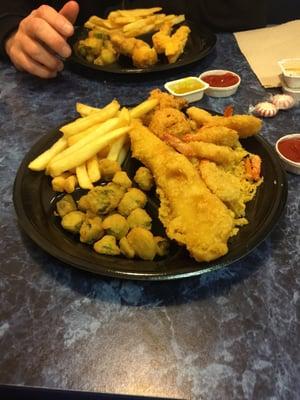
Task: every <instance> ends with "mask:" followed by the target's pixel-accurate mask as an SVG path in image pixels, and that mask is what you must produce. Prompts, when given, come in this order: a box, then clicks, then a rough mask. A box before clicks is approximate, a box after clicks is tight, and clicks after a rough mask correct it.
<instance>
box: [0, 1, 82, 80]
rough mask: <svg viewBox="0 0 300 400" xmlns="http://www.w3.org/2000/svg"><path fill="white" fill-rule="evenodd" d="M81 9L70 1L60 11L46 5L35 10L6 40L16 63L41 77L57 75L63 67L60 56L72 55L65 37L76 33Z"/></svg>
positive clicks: (24, 69)
mask: <svg viewBox="0 0 300 400" xmlns="http://www.w3.org/2000/svg"><path fill="white" fill-rule="evenodd" d="M78 12H79V6H78V4H77V3H76V2H75V1H69V2H67V3H66V4H65V5H64V6H63V8H62V9H61V10H60V11H59V12H57V11H56V10H54V9H53V8H52V7H50V6H47V5H42V6H40V7H39V8H37V9H36V10H33V11H32V12H31V14H29V15H28V16H27V17H26V18H24V19H23V20H22V21H21V22H20V24H19V27H18V29H17V31H15V32H14V33H13V34H12V35H11V36H10V37H9V38H8V39H7V41H6V43H5V50H6V53H7V55H8V56H9V58H10V60H11V62H12V63H13V64H14V66H15V67H16V68H17V69H18V70H20V71H27V72H29V73H30V74H33V75H36V76H39V77H40V78H54V77H55V76H56V75H57V73H58V72H59V71H61V70H62V69H63V62H62V61H61V60H60V59H59V57H61V58H66V57H69V56H70V55H71V52H72V50H71V48H70V46H69V45H68V44H67V41H66V39H67V38H68V37H70V36H72V34H73V33H74V28H73V24H74V23H75V21H76V18H77V15H78Z"/></svg>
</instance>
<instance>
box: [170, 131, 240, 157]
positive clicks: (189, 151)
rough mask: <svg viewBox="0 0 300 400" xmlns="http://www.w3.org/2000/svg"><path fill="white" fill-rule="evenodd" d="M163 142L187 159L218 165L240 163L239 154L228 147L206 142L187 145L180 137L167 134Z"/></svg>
mask: <svg viewBox="0 0 300 400" xmlns="http://www.w3.org/2000/svg"><path fill="white" fill-rule="evenodd" d="M163 140H164V141H165V142H167V143H168V144H169V145H171V146H172V147H174V148H175V149H176V150H177V151H179V153H182V154H184V155H185V156H186V157H196V158H201V159H207V160H211V161H214V162H216V163H217V164H228V163H231V162H236V161H239V157H238V154H236V153H235V152H234V150H232V149H231V148H230V147H228V146H218V145H216V144H213V143H205V142H190V143H185V142H183V141H182V140H180V139H179V138H178V137H176V136H173V135H170V134H165V135H164V137H163Z"/></svg>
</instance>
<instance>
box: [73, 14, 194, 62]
mask: <svg viewBox="0 0 300 400" xmlns="http://www.w3.org/2000/svg"><path fill="white" fill-rule="evenodd" d="M160 11H161V8H160V7H153V8H149V9H133V10H116V11H111V12H110V13H109V14H108V17H107V19H103V18H100V17H97V16H91V17H90V18H89V19H88V21H86V22H85V24H84V26H85V28H87V29H88V30H89V31H88V36H87V38H85V39H81V40H79V41H78V42H77V44H76V46H75V47H76V49H77V52H78V53H79V54H80V55H81V56H82V57H83V58H84V59H86V61H87V62H89V63H91V64H96V65H108V64H112V63H114V62H116V61H117V60H118V57H119V55H120V54H121V55H124V56H127V57H130V58H132V62H133V65H134V66H135V67H137V68H149V67H151V66H153V65H155V64H156V63H157V62H158V61H159V58H158V56H157V55H158V54H164V55H165V57H166V59H167V61H168V62H169V63H174V62H176V61H177V59H178V57H179V56H180V55H181V54H182V53H183V51H184V48H185V45H186V42H187V40H188V36H189V33H190V28H189V27H188V26H186V25H182V26H180V27H179V28H178V29H177V30H175V32H173V34H172V29H173V26H174V25H177V24H180V23H182V22H184V20H185V16H184V15H174V14H169V15H166V14H164V13H160ZM154 32H156V33H154ZM153 33H154V35H153V36H152V41H153V44H152V43H147V42H145V41H144V40H142V39H141V38H140V37H141V36H142V35H145V34H153ZM156 35H158V36H156ZM160 36H162V37H163V39H160ZM159 43H161V46H160V45H159Z"/></svg>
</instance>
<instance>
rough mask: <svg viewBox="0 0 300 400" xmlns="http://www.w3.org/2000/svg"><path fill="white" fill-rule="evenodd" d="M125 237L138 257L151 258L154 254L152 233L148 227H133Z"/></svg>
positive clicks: (154, 247)
mask: <svg viewBox="0 0 300 400" xmlns="http://www.w3.org/2000/svg"><path fill="white" fill-rule="evenodd" d="M126 238H127V240H128V243H129V244H130V246H131V247H132V248H133V249H134V251H135V254H136V255H137V256H138V257H140V258H142V259H143V260H153V258H154V257H155V255H156V243H155V240H154V237H153V235H152V233H151V232H150V231H148V229H145V228H140V227H137V228H133V229H131V230H130V232H129V233H128V235H127V236H126Z"/></svg>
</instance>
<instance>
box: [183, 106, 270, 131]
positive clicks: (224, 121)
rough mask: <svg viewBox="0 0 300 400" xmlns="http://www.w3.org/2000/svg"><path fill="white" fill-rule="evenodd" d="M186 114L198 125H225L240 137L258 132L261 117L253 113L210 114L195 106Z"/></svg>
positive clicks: (260, 125)
mask: <svg viewBox="0 0 300 400" xmlns="http://www.w3.org/2000/svg"><path fill="white" fill-rule="evenodd" d="M187 114H188V115H189V117H190V118H191V119H193V120H194V121H195V122H196V123H197V125H198V127H201V126H203V125H205V126H206V127H209V126H225V127H226V128H230V129H233V130H235V131H236V132H237V133H238V135H239V137H240V138H246V137H248V136H253V135H256V134H257V133H259V132H260V130H261V127H262V121H261V119H259V118H257V117H255V116H254V115H238V114H236V115H232V116H228V117H226V116H219V115H211V114H210V113H209V112H207V111H205V110H201V109H200V108H197V107H190V108H189V109H188V110H187Z"/></svg>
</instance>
